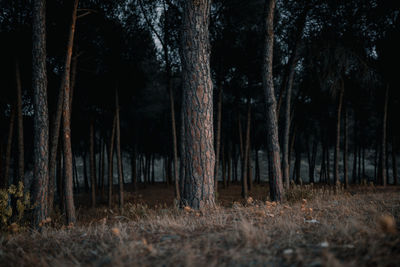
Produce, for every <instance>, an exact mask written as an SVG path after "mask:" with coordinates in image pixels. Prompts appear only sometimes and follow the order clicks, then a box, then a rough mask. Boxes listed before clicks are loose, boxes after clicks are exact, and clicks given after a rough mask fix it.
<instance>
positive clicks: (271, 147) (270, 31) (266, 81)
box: [263, 0, 284, 201]
mask: <svg viewBox="0 0 400 267" xmlns="http://www.w3.org/2000/svg"><path fill="white" fill-rule="evenodd" d="M274 9H275V0H267V1H266V10H265V51H264V55H263V59H264V62H263V89H264V92H265V104H266V111H267V114H266V120H267V121H266V123H267V145H268V154H269V155H268V156H269V157H268V160H269V165H270V177H271V178H272V180H271V186H272V187H271V188H270V196H271V199H272V200H274V201H281V200H282V199H283V194H284V191H283V184H282V172H281V160H280V147H279V140H278V124H277V117H276V99H275V92H274V81H273V74H272V61H273V60H272V59H273V45H274Z"/></svg>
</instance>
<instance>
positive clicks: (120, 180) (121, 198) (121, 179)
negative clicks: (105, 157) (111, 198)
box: [115, 90, 124, 209]
mask: <svg viewBox="0 0 400 267" xmlns="http://www.w3.org/2000/svg"><path fill="white" fill-rule="evenodd" d="M115 118H116V134H117V140H116V141H117V144H116V145H117V163H118V184H119V207H120V208H121V209H122V208H123V206H124V177H123V174H122V154H121V126H120V120H119V95H118V90H116V91H115Z"/></svg>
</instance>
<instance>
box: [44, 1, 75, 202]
mask: <svg viewBox="0 0 400 267" xmlns="http://www.w3.org/2000/svg"><path fill="white" fill-rule="evenodd" d="M74 1H75V2H74V6H73V10H72V17H71V25H70V29H69V36H68V43H67V51H66V55H65V64H64V74H63V77H62V78H61V86H60V91H59V93H58V98H57V110H56V113H55V117H54V121H53V125H52V136H51V140H50V161H49V175H50V176H49V179H50V181H49V184H50V188H49V199H48V201H49V207H52V206H53V201H54V186H53V185H54V174H55V173H54V172H55V168H56V157H57V146H58V139H59V135H60V128H61V117H62V114H63V109H64V103H63V101H64V100H65V91H66V87H68V94H69V95H68V99H69V103H68V107H69V116H71V108H70V107H71V98H70V97H71V91H70V89H71V84H70V76H71V60H72V50H73V45H74V35H75V25H76V18H77V16H76V13H77V10H78V2H79V0H74ZM69 120H70V119H69Z"/></svg>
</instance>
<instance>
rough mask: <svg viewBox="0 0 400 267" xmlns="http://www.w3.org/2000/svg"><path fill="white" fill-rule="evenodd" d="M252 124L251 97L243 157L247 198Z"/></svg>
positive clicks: (246, 194) (248, 103) (243, 195)
mask: <svg viewBox="0 0 400 267" xmlns="http://www.w3.org/2000/svg"><path fill="white" fill-rule="evenodd" d="M250 126H251V104H250V97H249V98H248V99H247V126H246V146H245V151H244V159H243V162H244V164H243V166H242V173H243V174H242V177H243V179H242V197H243V198H244V199H247V198H248V196H249V192H248V179H251V177H248V169H247V168H248V165H249V152H250Z"/></svg>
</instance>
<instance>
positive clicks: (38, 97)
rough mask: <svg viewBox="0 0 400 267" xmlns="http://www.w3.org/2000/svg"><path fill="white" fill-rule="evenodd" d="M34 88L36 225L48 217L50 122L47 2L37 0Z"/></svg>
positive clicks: (34, 198)
mask: <svg viewBox="0 0 400 267" xmlns="http://www.w3.org/2000/svg"><path fill="white" fill-rule="evenodd" d="M32 44H33V47H32V72H33V73H32V87H33V95H34V98H33V108H34V117H33V122H34V138H33V139H34V143H33V155H34V166H35V167H34V194H33V203H35V208H34V210H33V224H34V225H35V227H41V223H42V222H43V220H45V219H46V218H47V216H48V203H47V202H48V200H47V192H48V183H49V168H48V164H49V154H48V152H49V150H48V149H49V148H48V138H49V123H48V120H49V119H48V108H47V73H46V2H45V0H34V1H33V19H32Z"/></svg>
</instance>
